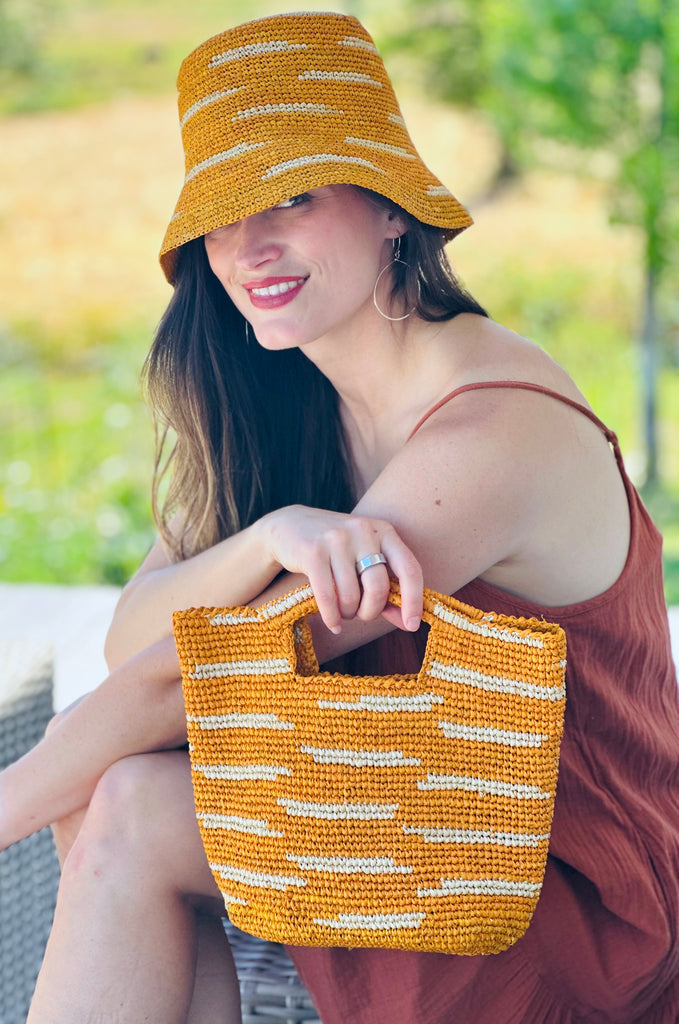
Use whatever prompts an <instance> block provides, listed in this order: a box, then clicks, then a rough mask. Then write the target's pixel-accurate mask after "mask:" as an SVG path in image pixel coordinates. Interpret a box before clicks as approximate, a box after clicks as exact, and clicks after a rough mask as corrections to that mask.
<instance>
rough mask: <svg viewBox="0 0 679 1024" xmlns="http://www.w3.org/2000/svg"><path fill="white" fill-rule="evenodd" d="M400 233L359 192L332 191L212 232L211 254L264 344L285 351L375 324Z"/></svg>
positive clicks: (325, 190) (347, 188) (390, 217)
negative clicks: (376, 300)
mask: <svg viewBox="0 0 679 1024" xmlns="http://www.w3.org/2000/svg"><path fill="white" fill-rule="evenodd" d="M402 230H403V227H402V225H401V224H400V223H399V219H398V217H397V216H395V215H393V214H392V213H390V211H389V210H388V209H387V208H385V207H384V206H382V205H381V204H379V203H376V202H373V201H371V200H370V199H369V198H368V197H366V196H365V195H364V194H363V193H362V192H360V191H359V190H358V189H355V188H353V187H352V186H351V185H326V186H324V187H322V188H315V189H311V190H310V191H309V192H305V193H304V194H303V195H300V196H295V197H293V198H292V199H289V200H286V201H285V202H283V203H280V204H279V205H278V206H274V207H271V208H270V209H268V210H264V211H263V212H262V213H256V214H254V215H253V216H251V217H246V218H244V219H243V220H240V221H238V222H237V223H235V224H229V225H227V226H226V227H223V228H218V229H217V230H216V231H211V232H210V233H209V234H207V235H206V236H205V249H206V251H207V256H208V260H209V262H210V266H211V268H212V270H213V272H214V274H215V275H216V276H217V278H218V279H219V281H220V282H221V283H222V285H223V287H224V288H225V290H226V292H227V293H228V295H229V297H230V298H231V300H232V301H233V303H234V305H235V306H236V307H237V308H238V309H239V310H240V312H241V313H242V314H243V316H244V317H245V318H246V319H247V320H248V321H249V322H250V324H251V325H252V328H253V330H254V333H255V335H256V337H257V340H258V341H259V343H260V344H261V345H263V346H264V347H265V348H271V349H281V348H290V347H292V346H297V345H305V344H308V343H309V342H311V341H315V340H316V339H318V338H321V337H323V336H325V335H328V334H329V333H331V332H333V331H335V330H337V329H342V328H346V327H347V326H348V325H349V324H352V323H354V322H355V320H356V318H357V317H361V316H372V315H373V314H374V307H373V304H372V294H373V287H374V284H375V281H376V279H377V275H378V274H379V272H380V270H381V269H382V267H384V266H385V265H386V264H387V263H388V262H389V259H390V255H391V251H392V239H393V238H395V237H396V236H397V235H399V234H401V232H402ZM354 326H355V323H354Z"/></svg>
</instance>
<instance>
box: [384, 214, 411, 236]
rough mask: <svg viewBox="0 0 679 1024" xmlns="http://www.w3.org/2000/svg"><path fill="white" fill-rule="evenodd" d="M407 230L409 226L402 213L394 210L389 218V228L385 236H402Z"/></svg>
mask: <svg viewBox="0 0 679 1024" xmlns="http://www.w3.org/2000/svg"><path fill="white" fill-rule="evenodd" d="M407 230H408V226H407V224H406V223H405V220H404V218H403V217H402V216H401V214H400V213H397V212H396V211H392V212H391V213H390V214H389V217H388V218H387V230H386V232H385V235H384V237H385V238H391V239H394V238H400V237H401V235H404V234H405V233H406V231H407Z"/></svg>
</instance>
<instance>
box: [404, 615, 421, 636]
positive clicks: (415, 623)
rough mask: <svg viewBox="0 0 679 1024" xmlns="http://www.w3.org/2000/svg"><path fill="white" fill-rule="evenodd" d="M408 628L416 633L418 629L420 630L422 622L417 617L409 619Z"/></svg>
mask: <svg viewBox="0 0 679 1024" xmlns="http://www.w3.org/2000/svg"><path fill="white" fill-rule="evenodd" d="M406 628H407V629H409V630H410V631H411V632H412V633H414V632H415V630H416V629H419V628H420V620H419V619H418V618H416V617H413V618H412V619H408V621H407V622H406Z"/></svg>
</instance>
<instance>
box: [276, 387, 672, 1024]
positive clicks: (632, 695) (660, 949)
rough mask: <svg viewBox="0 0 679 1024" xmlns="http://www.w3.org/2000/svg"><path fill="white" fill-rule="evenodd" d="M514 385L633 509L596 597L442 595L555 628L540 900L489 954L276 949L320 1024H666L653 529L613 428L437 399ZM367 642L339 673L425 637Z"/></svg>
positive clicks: (664, 804)
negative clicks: (500, 398) (568, 429)
mask: <svg viewBox="0 0 679 1024" xmlns="http://www.w3.org/2000/svg"><path fill="white" fill-rule="evenodd" d="M517 386H518V387H522V388H527V389H529V390H536V391H540V392H541V393H544V394H548V395H552V396H553V397H554V398H555V399H558V400H560V401H565V402H566V403H567V404H570V405H573V406H575V408H578V409H580V410H581V411H582V412H583V414H584V415H586V416H588V417H589V419H591V420H593V421H594V422H595V423H596V424H597V425H598V426H599V427H600V429H601V430H602V431H603V432H604V434H605V435H606V438H607V439H608V441H609V442H610V444H611V445H612V446H613V450H614V452H615V457H616V459H617V462H618V466H619V468H620V473H621V474H622V478H623V481H624V484H625V488H626V490H627V496H628V500H629V507H630V514H631V539H630V548H629V554H628V557H627V563H626V565H625V568H624V570H623V572H622V574H621V576H620V577H619V579H618V580H617V582H616V583H614V584H613V586H612V587H611V588H610V589H609V590H607V591H606V592H605V593H603V594H600V595H598V596H597V597H594V598H592V599H590V600H588V601H581V602H579V603H577V604H573V605H567V606H565V607H559V608H553V607H541V606H540V605H537V604H534V603H532V602H530V601H525V600H523V599H521V598H518V597H514V596H512V595H511V594H508V593H506V592H505V591H502V590H499V589H498V588H496V587H492V586H490V585H489V584H487V583H484V582H483V581H482V580H478V579H477V580H474V581H472V582H471V583H469V584H467V585H466V586H465V587H463V588H462V589H461V590H460V591H459V592H458V593H457V594H456V595H455V596H456V597H457V598H459V599H460V600H461V601H464V602H466V603H467V604H471V605H474V606H475V607H477V608H481V609H483V610H485V611H495V612H504V613H507V614H510V615H524V616H538V617H544V618H545V619H549V620H551V621H556V622H559V623H560V624H561V625H562V626H563V628H564V630H565V631H566V635H567V641H568V669H567V677H566V679H567V694H568V698H567V702H566V725H565V729H564V738H563V743H562V747H561V761H560V771H559V784H558V790H557V796H556V803H555V813H554V821H553V826H552V833H551V840H550V847H549V856H548V861H547V870H546V873H545V880H544V885H543V890H542V895H541V897H540V901H539V903H538V906H537V909H536V911H535V914H534V917H533V920H532V922H531V924H530V927H529V928H528V931H527V932H526V933H525V935H524V936H523V937H522V938H521V939H519V941H518V942H517V943H516V944H515V945H514V946H512V947H511V948H510V949H508V950H506V951H505V952H503V953H499V954H497V955H491V956H475V957H463V956H451V955H447V954H438V953H413V952H409V951H408V952H404V951H397V950H380V949H374V950H373V949H353V950H351V949H344V948H332V949H315V948H304V949H303V948H300V947H288V952H289V953H290V955H291V957H292V959H293V960H294V962H295V965H296V967H297V969H298V971H299V973H300V975H301V977H302V978H303V980H304V982H305V984H306V985H307V987H308V989H309V992H310V993H311V996H312V998H313V999H314V1002H315V1003H316V1005H317V1007H318V1010H319V1013H320V1015H321V1018H322V1020H323V1022H324V1024H585V1022H586V1024H677V1022H678V1021H679V701H678V695H677V680H676V675H675V670H674V667H673V664H672V654H671V649H670V636H669V629H668V625H667V613H666V608H665V601H664V597H663V586H662V565H661V546H662V540H661V536H660V534H659V532H658V530H657V529H656V527H655V526H654V525H653V523H652V521H651V519H650V517H649V515H648V513H647V511H646V509H645V508H644V506H643V504H642V502H641V499H640V497H639V495H638V494H637V492H636V490H635V489H634V487H633V486H632V484H631V482H630V481H629V479H628V477H627V474H626V472H625V467H624V465H623V461H622V456H621V454H620V449H619V447H618V442H617V439H616V437H615V434H613V432H612V431H609V430H608V429H607V428H606V427H605V426H604V424H603V423H601V421H600V420H598V419H597V417H595V416H594V414H593V413H592V412H591V411H590V410H589V409H587V408H585V407H584V406H580V405H578V404H577V403H574V402H572V401H571V400H570V399H566V398H564V396H562V395H559V394H558V393H556V392H553V391H550V390H549V389H547V388H543V387H539V386H538V385H530V384H528V385H524V384H518V383H517V382H508V381H498V382H493V383H484V384H477V385H467V386H466V387H464V388H460V389H458V390H457V391H456V392H453V393H452V394H451V395H449V396H447V398H446V399H444V401H447V400H450V399H451V398H453V397H455V395H456V394H459V393H460V392H462V391H466V390H472V389H474V388H479V387H482V388H483V387H486V388H488V387H517ZM442 404H443V403H442V402H441V403H439V404H438V405H437V406H435V408H434V410H431V411H430V413H428V414H427V416H429V415H431V412H433V411H435V409H437V408H439V407H440V405H442ZM426 418H427V417H424V418H423V420H421V421H420V424H418V428H419V426H420V425H421V423H422V422H424V419H426ZM418 428H416V429H418ZM413 433H414V431H413ZM411 436H412V435H411ZM414 640H415V641H416V645H417V650H416V651H415V650H414V646H415V644H414ZM408 645H409V647H408ZM369 647H370V648H372V651H370V650H368V648H363V649H362V651H361V657H362V662H361V663H360V664H352V665H351V666H350V667H347V670H348V671H352V672H359V671H362V672H368V673H372V672H375V671H380V672H389V671H401V672H404V671H405V672H410V671H417V669H418V668H419V663H417V664H413V659H414V658H420V659H421V656H422V654H423V651H424V638H423V636H416V637H415V638H413V637H412V636H408V635H406V634H403V633H396V632H395V633H391V634H389V635H388V636H387V637H384V638H383V639H382V640H381V641H377V642H376V643H375V644H372V645H369ZM380 648H381V653H380ZM355 653H356V652H355ZM376 658H378V659H381V661H376V660H375V659H376ZM371 659H372V661H371Z"/></svg>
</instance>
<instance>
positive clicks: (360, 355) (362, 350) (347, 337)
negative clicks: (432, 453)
mask: <svg viewBox="0 0 679 1024" xmlns="http://www.w3.org/2000/svg"><path fill="white" fill-rule="evenodd" d="M452 323H453V322H451V321H446V322H444V323H442V324H437V323H429V322H427V321H424V320H421V319H420V318H419V317H416V316H415V314H413V315H412V316H411V317H408V318H407V319H406V320H400V321H395V322H391V321H388V320H385V319H384V318H383V317H381V316H380V315H379V313H377V312H376V311H375V310H374V307H373V306H372V303H371V304H370V308H366V310H365V311H364V313H363V315H362V316H360V317H359V318H352V321H351V324H347V325H345V326H343V327H340V328H336V329H335V330H334V331H333V332H332V334H331V335H325V336H324V337H322V338H318V339H317V340H316V341H314V342H312V343H310V344H308V345H305V346H304V349H303V351H304V353H305V355H306V356H307V357H308V358H309V359H311V361H312V362H313V363H314V364H315V365H316V366H317V367H318V369H319V370H320V371H321V373H323V374H324V375H325V376H326V377H327V378H328V379H329V380H330V382H331V383H332V385H333V386H334V388H335V389H336V391H337V392H338V394H339V397H340V414H341V416H342V420H343V423H344V428H345V431H346V435H347V440H348V443H349V447H350V450H351V453H352V456H353V459H354V465H355V467H356V472H357V477H358V482H359V483H360V484H362V485H363V486H368V485H369V484H370V482H371V481H372V479H374V478H375V476H377V475H378V473H379V472H380V471H381V469H382V468H384V465H386V463H387V462H388V461H389V459H390V458H391V457H392V456H393V455H394V454H395V452H396V451H397V450H398V449H399V448H400V447H401V446H402V445H403V444H405V441H406V440H407V437H408V435H409V433H410V431H411V429H412V427H413V426H414V425H415V423H416V422H417V419H418V418H419V416H420V415H421V413H422V411H426V408H428V407H429V405H431V403H432V402H433V401H435V400H436V399H437V398H438V397H440V395H441V393H442V391H441V387H442V384H444V385H445V384H446V383H447V382H448V380H449V379H450V375H451V374H452V372H453V363H454V356H455V346H454V345H453V344H451V337H450V334H451V330H450V329H451V326H452Z"/></svg>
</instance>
